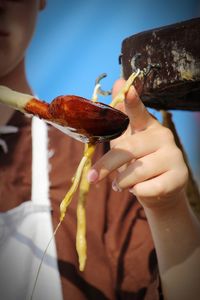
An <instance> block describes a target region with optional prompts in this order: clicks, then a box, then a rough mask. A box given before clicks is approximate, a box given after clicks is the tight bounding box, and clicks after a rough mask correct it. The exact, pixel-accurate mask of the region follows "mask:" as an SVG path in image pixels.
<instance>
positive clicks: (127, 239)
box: [0, 112, 161, 300]
mask: <svg viewBox="0 0 200 300" xmlns="http://www.w3.org/2000/svg"><path fill="white" fill-rule="evenodd" d="M9 125H13V126H17V127H18V128H19V131H18V132H17V133H14V134H13V133H12V134H7V135H5V136H4V137H5V141H6V142H7V145H8V150H9V151H8V153H7V154H4V153H3V151H2V150H1V149H0V211H6V210H8V209H11V208H13V207H16V206H18V205H19V204H20V203H22V202H24V201H27V200H30V199H31V155H32V144H31V127H30V125H31V119H30V118H27V117H25V116H23V115H22V114H21V113H18V112H16V113H15V114H14V116H13V117H12V119H11V120H10V122H9ZM48 131H49V151H50V152H51V153H52V156H51V157H50V159H49V163H50V171H49V176H50V198H51V203H52V208H53V210H52V221H53V226H54V228H55V227H56V225H57V224H58V222H59V205H60V202H61V200H62V199H63V197H64V195H65V194H66V191H67V190H68V189H69V187H70V185H71V178H72V177H73V175H74V172H75V170H76V168H77V165H78V163H79V161H80V159H81V157H82V152H83V144H81V143H80V142H76V141H74V140H73V139H71V138H68V137H66V136H65V135H63V134H62V133H61V132H59V131H58V130H56V129H54V128H53V127H49V130H48ZM105 147H106V145H98V146H97V149H96V152H95V156H94V161H95V160H97V159H98V158H100V157H101V156H102V155H103V153H104V152H105ZM111 181H112V177H110V178H107V179H106V180H103V181H102V182H101V183H98V184H96V185H92V187H91V190H90V192H89V195H88V197H87V206H86V215H87V257H88V258H87V263H86V268H85V271H84V272H80V271H79V270H78V259H77V254H76V249H75V236H76V203H77V195H75V197H74V199H73V201H72V203H71V204H70V206H69V208H68V211H67V215H66V217H65V220H64V222H63V223H62V225H61V227H60V229H59V230H58V232H57V235H56V245H57V253H58V266H59V271H60V274H61V281H62V287H63V295H64V299H75V300H86V299H87V300H88V299H95V300H96V299H97V300H114V299H125V300H126V299H127V300H129V299H131V300H132V299H133V300H134V299H137V300H138V299H146V300H147V299H148V300H156V299H161V296H159V294H160V292H159V276H158V272H157V262H156V256H155V251H154V246H153V242H152V237H151V233H150V230H149V226H148V223H147V220H146V217H145V215H144V211H143V209H142V207H141V206H140V204H139V203H138V202H137V200H136V199H135V198H134V197H133V196H132V195H131V194H130V193H128V192H127V191H123V192H121V193H116V192H114V191H113V190H112V189H111ZM41 230H42V229H41Z"/></svg>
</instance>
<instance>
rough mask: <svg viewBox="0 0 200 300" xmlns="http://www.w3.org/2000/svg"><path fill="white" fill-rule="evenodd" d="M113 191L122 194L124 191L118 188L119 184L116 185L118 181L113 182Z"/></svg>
mask: <svg viewBox="0 0 200 300" xmlns="http://www.w3.org/2000/svg"><path fill="white" fill-rule="evenodd" d="M112 189H113V191H115V192H121V191H122V189H121V188H120V187H119V186H118V184H117V183H116V180H113V182H112Z"/></svg>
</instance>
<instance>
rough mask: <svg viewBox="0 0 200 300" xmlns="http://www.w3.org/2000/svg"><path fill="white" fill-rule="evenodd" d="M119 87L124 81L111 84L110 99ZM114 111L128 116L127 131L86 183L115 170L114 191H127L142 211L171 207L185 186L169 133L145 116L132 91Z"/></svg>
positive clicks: (185, 175)
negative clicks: (123, 112) (143, 209)
mask: <svg viewBox="0 0 200 300" xmlns="http://www.w3.org/2000/svg"><path fill="white" fill-rule="evenodd" d="M123 84H124V80H118V81H117V82H116V83H115V85H114V88H113V95H114V96H115V95H116V93H117V92H118V91H119V89H120V87H121V86H122V85H123ZM117 108H119V109H121V110H124V111H125V113H126V114H127V115H128V116H129V119H130V125H129V128H128V129H127V131H126V132H125V133H124V134H123V135H122V136H120V137H119V138H117V139H116V140H114V141H112V143H111V150H110V151H109V152H107V153H106V154H105V155H104V156H103V157H102V158H101V159H100V160H99V161H97V162H96V163H95V164H94V165H93V167H92V169H91V170H90V172H89V173H88V180H89V181H90V182H98V181H100V180H102V179H103V178H105V177H106V176H107V175H108V174H109V173H111V172H113V171H115V170H118V173H116V174H117V175H116V177H115V180H114V181H113V189H114V190H115V191H121V190H123V189H129V190H130V192H132V193H133V194H134V195H136V196H137V198H138V200H139V201H140V202H141V204H142V205H143V206H144V207H152V208H153V207H162V206H163V205H166V204H167V203H169V204H173V201H174V197H176V195H177V193H179V192H180V191H181V190H182V189H183V188H184V186H185V185H186V182H187V178H188V171H187V167H186V165H185V162H184V160H183V156H182V153H181V151H180V150H179V149H178V148H177V146H176V144H175V141H174V138H173V135H172V133H171V131H170V130H169V129H167V128H165V127H164V126H162V125H161V124H160V123H159V122H158V121H157V120H156V119H155V118H153V117H152V116H151V115H150V114H149V112H148V111H147V109H146V108H145V106H144V105H143V103H142V101H141V100H140V98H139V96H138V94H137V92H136V91H135V89H134V87H131V89H130V91H129V92H128V94H127V97H126V100H125V103H124V104H122V105H120V107H117Z"/></svg>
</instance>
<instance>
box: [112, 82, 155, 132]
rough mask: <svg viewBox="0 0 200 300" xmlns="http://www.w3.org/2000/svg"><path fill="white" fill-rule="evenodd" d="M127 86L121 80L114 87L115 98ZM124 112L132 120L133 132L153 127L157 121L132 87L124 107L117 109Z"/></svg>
mask: <svg viewBox="0 0 200 300" xmlns="http://www.w3.org/2000/svg"><path fill="white" fill-rule="evenodd" d="M124 84H125V80H124V79H119V80H117V81H116V82H115V84H114V86H113V93H112V94H113V97H116V96H117V93H118V92H119V91H120V90H121V89H122V88H123V85H124ZM116 108H118V109H120V110H122V111H124V112H125V113H126V114H127V115H128V117H129V120H130V127H131V130H132V131H140V130H143V129H145V128H147V127H149V126H151V125H152V123H154V122H156V120H155V119H154V118H153V117H152V116H151V114H150V113H149V112H148V110H147V109H146V107H145V106H144V104H143V102H142V101H141V99H140V97H139V95H138V93H137V91H136V89H135V88H134V86H133V85H132V86H131V87H130V89H129V91H128V93H127V94H126V98H125V101H124V105H123V106H121V107H118V106H117V107H116Z"/></svg>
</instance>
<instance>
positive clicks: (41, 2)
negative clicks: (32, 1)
mask: <svg viewBox="0 0 200 300" xmlns="http://www.w3.org/2000/svg"><path fill="white" fill-rule="evenodd" d="M45 7H46V0H39V3H38V9H39V10H43V9H44V8H45Z"/></svg>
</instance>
